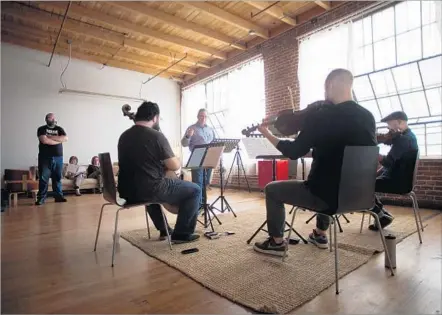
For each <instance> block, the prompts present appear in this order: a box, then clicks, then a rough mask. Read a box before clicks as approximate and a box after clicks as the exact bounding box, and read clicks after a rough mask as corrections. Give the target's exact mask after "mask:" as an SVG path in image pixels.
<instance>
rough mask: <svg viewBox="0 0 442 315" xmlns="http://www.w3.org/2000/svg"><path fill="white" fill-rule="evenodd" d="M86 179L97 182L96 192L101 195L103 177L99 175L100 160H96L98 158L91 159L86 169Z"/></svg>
mask: <svg viewBox="0 0 442 315" xmlns="http://www.w3.org/2000/svg"><path fill="white" fill-rule="evenodd" d="M87 178H94V179H96V180H97V182H98V187H99V188H98V190H99V191H100V193H101V192H102V190H103V177H102V175H101V170H100V160H99V159H98V156H94V157H92V159H91V164H90V165H89V166H88V168H87Z"/></svg>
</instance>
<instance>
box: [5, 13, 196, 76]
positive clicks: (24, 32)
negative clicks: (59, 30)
mask: <svg viewBox="0 0 442 315" xmlns="http://www.w3.org/2000/svg"><path fill="white" fill-rule="evenodd" d="M2 31H6V32H7V33H11V34H16V35H18V36H21V37H25V38H37V39H41V40H45V41H49V42H50V43H51V44H54V43H55V37H56V33H53V32H45V31H43V30H39V29H32V28H30V27H27V26H21V25H17V24H14V23H10V22H6V23H5V22H3V23H2ZM62 38H63V39H67V36H65V35H62ZM58 45H59V46H61V47H63V48H64V49H69V44H68V43H67V42H66V41H65V40H63V41H59V43H58ZM72 47H73V48H76V49H77V50H80V49H84V50H88V51H90V52H94V53H98V54H103V53H104V54H107V55H108V56H107V57H108V58H113V57H121V58H124V59H128V60H131V61H135V62H140V63H143V64H146V66H148V67H152V68H157V69H160V70H162V69H165V68H167V67H168V66H170V64H168V63H167V62H161V61H159V60H154V59H152V58H150V57H147V56H140V55H137V54H133V53H129V52H125V51H121V50H119V49H118V48H112V47H108V46H101V45H96V44H92V43H87V42H83V41H78V40H72ZM169 72H174V73H177V74H181V75H183V74H186V75H195V74H196V72H195V70H191V69H186V68H185V67H180V66H179V65H176V66H173V67H172V68H170V69H169Z"/></svg>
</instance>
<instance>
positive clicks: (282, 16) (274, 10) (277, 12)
mask: <svg viewBox="0 0 442 315" xmlns="http://www.w3.org/2000/svg"><path fill="white" fill-rule="evenodd" d="M245 2H246V3H248V4H249V5H251V6H252V7H254V8H256V9H259V10H265V9H266V8H268V9H267V10H265V11H264V12H265V13H267V14H269V15H271V16H273V17H275V18H277V19H278V20H281V21H283V22H284V23H286V24H289V25H292V26H295V25H296V20H295V19H293V18H291V17H290V16H288V15H287V14H286V13H285V12H284V10H283V9H282V8H281V7H278V6H277V5H274V6H272V7H270V8H269V6H270V5H271V3H270V2H267V1H245Z"/></svg>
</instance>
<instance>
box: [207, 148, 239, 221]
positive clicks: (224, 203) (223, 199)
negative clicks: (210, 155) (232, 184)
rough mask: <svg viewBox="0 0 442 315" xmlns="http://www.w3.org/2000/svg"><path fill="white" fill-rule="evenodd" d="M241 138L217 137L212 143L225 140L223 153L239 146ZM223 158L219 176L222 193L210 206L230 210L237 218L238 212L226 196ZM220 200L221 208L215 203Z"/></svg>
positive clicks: (222, 211) (220, 210)
mask: <svg viewBox="0 0 442 315" xmlns="http://www.w3.org/2000/svg"><path fill="white" fill-rule="evenodd" d="M239 141H240V139H215V140H214V141H213V142H212V143H216V142H223V143H224V144H225V147H224V151H223V153H230V152H232V151H233V149H235V148H236V147H237V146H238V143H239ZM223 168H224V167H223V158H222V157H221V159H220V164H219V173H220V175H219V178H220V190H221V194H220V195H219V196H218V197H217V198H216V199H215V201H213V202H212V204H211V205H210V207H211V208H212V209H216V210H218V211H219V212H221V213H224V212H225V211H229V212H232V213H233V215H234V217H235V218H236V213H235V212H234V211H233V208H232V207H231V206H230V204H229V202H228V201H227V199H226V197H225V196H224V183H223V180H224V174H223V173H224V170H223ZM218 201H220V203H221V209H218V208H217V207H215V206H214V205H215V204H216V203H217V202H218Z"/></svg>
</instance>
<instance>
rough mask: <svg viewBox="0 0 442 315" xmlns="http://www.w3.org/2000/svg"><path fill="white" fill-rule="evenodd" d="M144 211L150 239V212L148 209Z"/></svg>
mask: <svg viewBox="0 0 442 315" xmlns="http://www.w3.org/2000/svg"><path fill="white" fill-rule="evenodd" d="M144 213H145V214H146V225H147V237H148V238H149V239H150V226H149V214H148V212H147V210H144Z"/></svg>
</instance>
